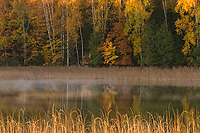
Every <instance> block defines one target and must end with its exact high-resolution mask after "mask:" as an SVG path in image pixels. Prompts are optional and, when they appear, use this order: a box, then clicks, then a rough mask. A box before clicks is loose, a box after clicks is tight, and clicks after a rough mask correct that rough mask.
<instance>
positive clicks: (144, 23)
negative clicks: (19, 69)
mask: <svg viewBox="0 0 200 133" xmlns="http://www.w3.org/2000/svg"><path fill="white" fill-rule="evenodd" d="M199 17H200V2H199V1H198V0H0V66H51V65H53V66H54V65H55V66H61V65H65V66H70V65H77V66H83V65H91V66H99V65H117V66H161V67H171V66H199V65H200V46H199V38H200V34H199V30H200V25H199V22H200V19H199Z"/></svg>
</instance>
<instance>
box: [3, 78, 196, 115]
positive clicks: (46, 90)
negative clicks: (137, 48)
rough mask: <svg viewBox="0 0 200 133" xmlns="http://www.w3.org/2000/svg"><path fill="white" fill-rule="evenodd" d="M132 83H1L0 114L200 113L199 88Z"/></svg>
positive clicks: (122, 81)
mask: <svg viewBox="0 0 200 133" xmlns="http://www.w3.org/2000/svg"><path fill="white" fill-rule="evenodd" d="M133 82H134V81H125V80H101V79H79V80H78V79H77V80H74V79H43V80H24V79H19V80H1V81H0V110H1V112H3V114H12V113H13V112H16V111H18V110H19V109H24V110H25V112H26V114H28V115H30V116H34V115H38V114H41V115H42V114H45V113H48V112H50V110H51V108H52V106H53V105H54V106H55V108H56V109H58V110H59V109H63V110H67V111H70V110H71V109H80V110H81V111H85V112H87V111H90V112H92V113H93V114H98V113H99V112H100V110H111V109H112V110H113V111H119V112H120V113H130V112H131V111H133V112H134V113H139V112H141V113H143V114H145V113H147V112H150V113H152V114H156V113H158V114H159V115H162V114H164V113H165V112H166V110H168V109H170V110H171V109H175V110H176V109H178V110H180V111H182V110H183V107H184V106H186V105H187V104H189V105H190V106H189V108H193V109H195V110H200V102H199V101H200V87H175V86H160V85H159V86H153V85H151V86H148V85H143V84H141V85H135V84H134V83H133ZM16 115H17V114H16Z"/></svg>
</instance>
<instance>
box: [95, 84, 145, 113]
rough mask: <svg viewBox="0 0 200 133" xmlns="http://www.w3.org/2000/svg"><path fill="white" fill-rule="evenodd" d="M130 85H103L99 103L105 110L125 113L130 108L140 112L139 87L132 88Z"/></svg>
mask: <svg viewBox="0 0 200 133" xmlns="http://www.w3.org/2000/svg"><path fill="white" fill-rule="evenodd" d="M131 87H132V86H128V85H118V86H104V90H103V92H102V95H101V97H99V98H98V101H99V103H100V104H101V105H102V107H103V108H104V109H105V110H106V111H109V110H114V111H118V112H120V113H127V112H128V111H129V110H130V109H131V110H132V111H133V112H134V113H139V112H140V104H141V95H140V90H139V89H133V88H131Z"/></svg>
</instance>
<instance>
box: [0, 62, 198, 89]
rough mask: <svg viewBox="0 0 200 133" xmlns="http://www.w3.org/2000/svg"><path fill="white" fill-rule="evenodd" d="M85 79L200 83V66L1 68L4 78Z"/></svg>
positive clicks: (0, 76)
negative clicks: (169, 67)
mask: <svg viewBox="0 0 200 133" xmlns="http://www.w3.org/2000/svg"><path fill="white" fill-rule="evenodd" d="M17 79H25V80H40V79H66V80H67V79H68V80H70V79H74V80H78V79H80V80H81V79H82V80H84V79H85V80H91V79H93V80H102V81H104V82H105V81H107V80H119V81H125V82H127V83H128V82H129V83H130V84H133V85H145V86H149V85H150V86H152V85H153V86H160V85H164V86H168V85H170V86H200V69H198V68H188V67H182V68H172V69H167V68H156V67H153V68H147V67H108V68H104V67H103V68H91V67H74V66H73V67H41V66H40V67H36V66H34V67H1V68H0V81H2V80H17Z"/></svg>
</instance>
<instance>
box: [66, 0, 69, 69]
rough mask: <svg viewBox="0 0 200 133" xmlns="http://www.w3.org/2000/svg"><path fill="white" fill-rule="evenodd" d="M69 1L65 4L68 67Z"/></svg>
mask: <svg viewBox="0 0 200 133" xmlns="http://www.w3.org/2000/svg"><path fill="white" fill-rule="evenodd" d="M68 4H69V1H68V0H67V3H66V21H67V25H66V26H67V66H69V8H68Z"/></svg>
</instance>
